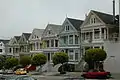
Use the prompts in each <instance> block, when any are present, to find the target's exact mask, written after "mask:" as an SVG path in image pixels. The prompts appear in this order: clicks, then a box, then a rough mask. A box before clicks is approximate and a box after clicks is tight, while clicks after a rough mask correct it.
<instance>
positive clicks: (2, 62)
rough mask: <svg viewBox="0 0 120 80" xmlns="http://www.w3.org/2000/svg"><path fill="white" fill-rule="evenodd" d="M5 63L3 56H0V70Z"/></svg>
mask: <svg viewBox="0 0 120 80" xmlns="http://www.w3.org/2000/svg"><path fill="white" fill-rule="evenodd" d="M4 62H5V58H4V57H3V56H0V69H2V68H3V66H4Z"/></svg>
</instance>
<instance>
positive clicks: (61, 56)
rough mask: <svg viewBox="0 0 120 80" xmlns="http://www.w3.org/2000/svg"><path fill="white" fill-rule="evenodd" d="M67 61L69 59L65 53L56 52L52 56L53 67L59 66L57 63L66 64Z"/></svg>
mask: <svg viewBox="0 0 120 80" xmlns="http://www.w3.org/2000/svg"><path fill="white" fill-rule="evenodd" d="M68 59H69V57H68V55H67V53H64V52H57V53H55V54H54V55H53V63H54V65H56V64H59V63H61V64H63V63H65V62H68Z"/></svg>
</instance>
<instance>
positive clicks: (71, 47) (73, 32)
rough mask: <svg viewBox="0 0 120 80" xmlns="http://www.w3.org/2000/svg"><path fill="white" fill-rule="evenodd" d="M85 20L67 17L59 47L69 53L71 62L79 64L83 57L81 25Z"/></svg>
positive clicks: (60, 35) (61, 32) (60, 36)
mask: <svg viewBox="0 0 120 80" xmlns="http://www.w3.org/2000/svg"><path fill="white" fill-rule="evenodd" d="M82 23H83V20H78V19H72V18H66V19H65V21H64V22H63V24H62V30H61V31H60V34H59V49H60V51H63V52H66V53H67V54H68V55H69V62H71V63H73V64H77V63H78V60H79V59H80V57H81V47H80V45H81V40H80V26H81V24H82Z"/></svg>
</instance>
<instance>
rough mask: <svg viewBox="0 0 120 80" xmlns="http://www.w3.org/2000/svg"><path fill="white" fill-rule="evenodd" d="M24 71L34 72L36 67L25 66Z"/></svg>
mask: <svg viewBox="0 0 120 80" xmlns="http://www.w3.org/2000/svg"><path fill="white" fill-rule="evenodd" d="M25 69H26V70H27V71H34V70H36V66H33V65H31V64H30V65H28V66H25Z"/></svg>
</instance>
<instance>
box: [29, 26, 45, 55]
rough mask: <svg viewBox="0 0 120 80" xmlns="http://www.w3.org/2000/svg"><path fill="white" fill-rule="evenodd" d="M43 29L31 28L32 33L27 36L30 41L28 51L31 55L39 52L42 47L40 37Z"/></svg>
mask: <svg viewBox="0 0 120 80" xmlns="http://www.w3.org/2000/svg"><path fill="white" fill-rule="evenodd" d="M43 31H44V29H37V28H35V29H33V31H32V34H31V36H30V38H29V42H30V53H31V56H32V55H33V54H35V53H40V49H42V41H41V37H42V34H43Z"/></svg>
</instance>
